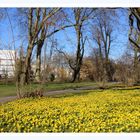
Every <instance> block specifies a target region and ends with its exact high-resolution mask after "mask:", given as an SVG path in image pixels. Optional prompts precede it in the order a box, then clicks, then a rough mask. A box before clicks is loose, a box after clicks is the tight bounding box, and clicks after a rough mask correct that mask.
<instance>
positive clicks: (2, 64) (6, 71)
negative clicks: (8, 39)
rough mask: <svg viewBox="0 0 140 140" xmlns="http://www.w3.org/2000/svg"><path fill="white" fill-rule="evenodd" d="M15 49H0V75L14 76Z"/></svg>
mask: <svg viewBox="0 0 140 140" xmlns="http://www.w3.org/2000/svg"><path fill="white" fill-rule="evenodd" d="M15 60H16V51H13V50H0V75H1V76H4V75H7V76H8V77H11V76H14V71H15Z"/></svg>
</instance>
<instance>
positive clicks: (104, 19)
mask: <svg viewBox="0 0 140 140" xmlns="http://www.w3.org/2000/svg"><path fill="white" fill-rule="evenodd" d="M114 17H116V13H115V11H114V10H112V9H111V10H110V9H99V10H98V11H97V18H96V20H94V21H93V22H94V23H93V25H94V26H93V27H92V28H93V29H92V38H93V40H94V41H95V43H96V44H97V46H98V53H99V61H100V70H101V73H102V74H101V78H100V79H101V80H103V78H105V77H106V78H105V79H106V80H107V81H112V69H111V65H110V64H111V63H110V59H109V54H110V49H111V46H112V43H113V41H114V38H113V32H114V25H113V24H114ZM104 72H105V74H104ZM103 75H106V76H103Z"/></svg>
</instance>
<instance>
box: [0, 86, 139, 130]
mask: <svg viewBox="0 0 140 140" xmlns="http://www.w3.org/2000/svg"><path fill="white" fill-rule="evenodd" d="M0 132H140V90H139V89H125V90H121V89H119V90H94V91H86V92H83V93H81V94H66V95H64V96H62V95H61V96H59V95H57V97H43V98H25V99H21V100H16V101H13V102H9V103H6V104H3V105H1V106H0Z"/></svg>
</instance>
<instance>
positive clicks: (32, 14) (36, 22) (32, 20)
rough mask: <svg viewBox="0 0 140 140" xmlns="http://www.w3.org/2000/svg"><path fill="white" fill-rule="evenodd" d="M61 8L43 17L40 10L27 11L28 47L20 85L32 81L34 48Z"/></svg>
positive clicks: (52, 10) (53, 9) (54, 9)
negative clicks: (31, 67) (48, 23)
mask: <svg viewBox="0 0 140 140" xmlns="http://www.w3.org/2000/svg"><path fill="white" fill-rule="evenodd" d="M59 10H60V8H52V9H51V11H50V12H49V13H48V14H47V15H46V16H43V15H42V12H41V11H40V8H29V10H28V11H27V16H28V46H27V51H26V55H25V60H24V67H23V69H22V74H21V75H20V85H24V84H26V83H28V82H29V79H30V64H31V56H32V52H33V49H34V47H35V46H36V45H37V44H38V40H37V39H38V36H39V34H40V33H41V31H42V29H43V28H44V26H45V23H46V21H47V20H48V19H49V18H51V17H52V16H53V15H54V14H56V13H57V12H58V11H59Z"/></svg>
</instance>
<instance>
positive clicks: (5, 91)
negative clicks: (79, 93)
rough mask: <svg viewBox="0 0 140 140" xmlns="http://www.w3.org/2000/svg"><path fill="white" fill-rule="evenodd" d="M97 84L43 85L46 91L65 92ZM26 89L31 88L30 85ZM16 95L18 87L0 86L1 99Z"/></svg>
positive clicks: (36, 85)
mask: <svg viewBox="0 0 140 140" xmlns="http://www.w3.org/2000/svg"><path fill="white" fill-rule="evenodd" d="M95 85H96V83H94V82H81V83H48V84H45V85H42V87H43V88H44V90H45V91H53V90H64V89H74V88H78V87H85V86H95ZM39 86H41V85H38V84H34V85H31V88H37V87H39ZM25 88H28V89H29V88H30V85H29V86H28V87H25ZM14 95H16V87H15V85H14V84H9V85H2V84H1V85H0V97H6V96H14Z"/></svg>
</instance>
